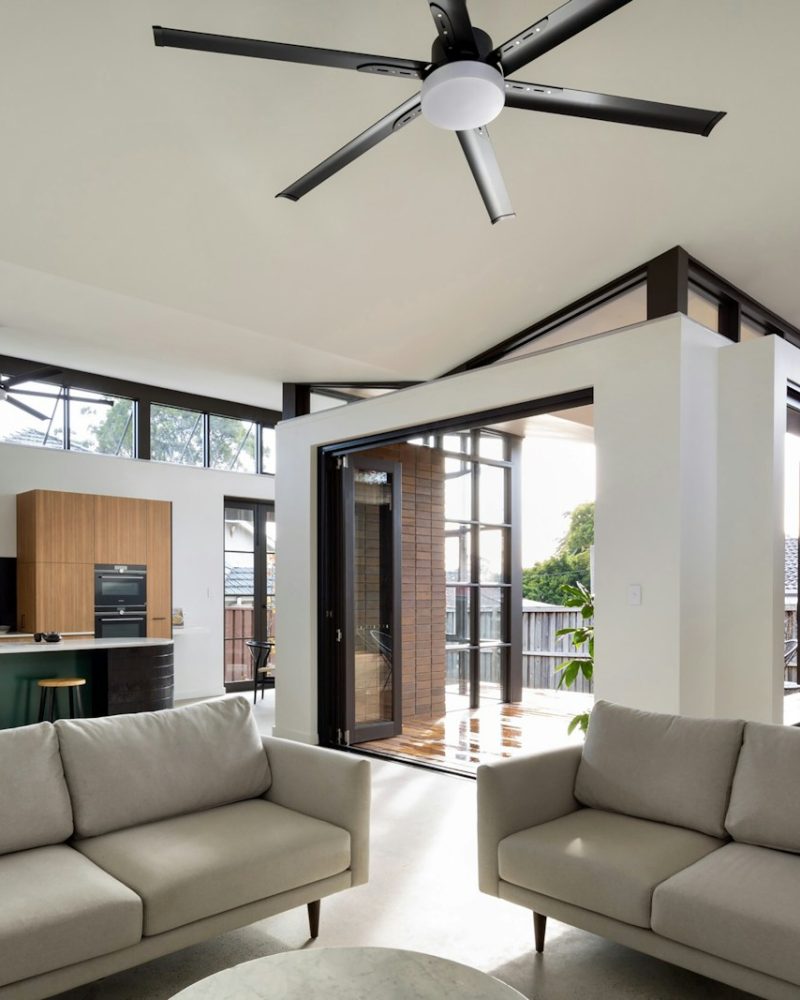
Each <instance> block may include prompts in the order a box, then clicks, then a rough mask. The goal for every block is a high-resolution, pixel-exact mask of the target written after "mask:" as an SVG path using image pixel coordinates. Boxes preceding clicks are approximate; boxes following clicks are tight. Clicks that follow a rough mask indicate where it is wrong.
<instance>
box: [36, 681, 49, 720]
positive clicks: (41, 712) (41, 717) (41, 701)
mask: <svg viewBox="0 0 800 1000" xmlns="http://www.w3.org/2000/svg"><path fill="white" fill-rule="evenodd" d="M41 692H42V693H41V694H40V695H39V715H38V718H37V720H36V721H37V722H44V703H45V700H46V698H47V688H41Z"/></svg>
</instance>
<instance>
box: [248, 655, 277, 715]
mask: <svg viewBox="0 0 800 1000" xmlns="http://www.w3.org/2000/svg"><path fill="white" fill-rule="evenodd" d="M274 645H275V643H274V642H262V641H261V640H260V639H247V640H246V641H245V646H247V648H248V649H249V650H250V655H251V656H252V658H253V704H254V705H255V703H256V699H257V697H258V684H259V681H260V682H261V700H262V701H263V700H264V689H265V688H266V686H267V677H268V676H269V673H270V671H271V670H273V669H274V668H273V667H270V665H269V658H270V654H271V653H272V650H273V647H274Z"/></svg>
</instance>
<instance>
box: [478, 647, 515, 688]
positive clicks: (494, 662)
mask: <svg viewBox="0 0 800 1000" xmlns="http://www.w3.org/2000/svg"><path fill="white" fill-rule="evenodd" d="M479 655H480V691H481V702H483V701H500V700H501V699H502V697H503V667H504V665H505V662H506V657H507V655H508V650H507V649H506V648H504V647H501V648H499V649H481V651H480V654H479Z"/></svg>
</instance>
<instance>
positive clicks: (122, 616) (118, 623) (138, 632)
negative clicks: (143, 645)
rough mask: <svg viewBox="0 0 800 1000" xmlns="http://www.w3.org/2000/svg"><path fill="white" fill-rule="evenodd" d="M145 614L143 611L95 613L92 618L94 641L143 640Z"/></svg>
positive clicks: (145, 623)
mask: <svg viewBox="0 0 800 1000" xmlns="http://www.w3.org/2000/svg"><path fill="white" fill-rule="evenodd" d="M146 636H147V614H146V613H145V612H144V611H130V610H128V609H127V608H119V610H117V611H97V612H95V616H94V637H95V639H144V638H145V637H146Z"/></svg>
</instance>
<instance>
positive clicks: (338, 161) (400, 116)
mask: <svg viewBox="0 0 800 1000" xmlns="http://www.w3.org/2000/svg"><path fill="white" fill-rule="evenodd" d="M421 113H422V104H421V102H420V97H419V94H415V95H414V96H413V97H410V98H409V99H408V100H407V101H405V102H404V103H403V104H401V105H400V107H399V108H395V109H394V111H390V112H389V114H388V115H384V117H383V118H381V119H380V121H377V122H375V124H374V125H370V127H369V128H368V129H366V131H364V132H362V133H361V135H358V136H356V138H355V139H353V140H351V141H350V142H348V143H347V145H346V146H342V148H341V149H339V150H337V151H336V152H335V153H333V154H332V155H331V156H329V157H328V158H327V160H323V161H322V163H318V164H317V166H316V167H313V168H312V169H311V170H309V171H308V173H307V174H303V176H302V177H301V178H300V179H299V180H297V181H295V182H294V184H290V185H289V187H287V188H284V190H283V191H281V192H280V193H279V194H277V195H275V197H276V198H288V199H289V200H290V201H298V200H299V199H300V198H302V197H303V195H304V194H308V192H309V191H311V190H313V189H314V188H315V187H316V186H317V185H318V184H321V183H322V182H323V181H326V180H327V179H328V178H329V177H332V176H333V175H334V174H335V173H338V172H339V171H340V170H341V169H342V167H346V166H347V164H348V163H352V162H353V160H356V159H358V157H359V156H361V155H362V154H363V153H366V152H367V150H368V149H372V147H373V146H377V145H378V143H379V142H382V141H383V140H384V139H386V138H388V136H390V135H391V134H392V133H393V132H397V131H398V129H401V128H402V127H403V126H404V125H408V123H409V122H412V121H414V119H415V118H418V117H419V116H420V114H421Z"/></svg>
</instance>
